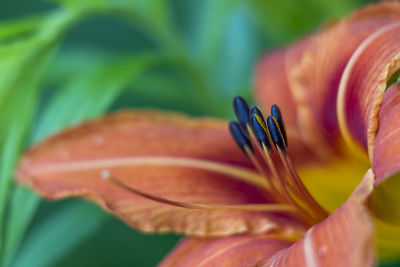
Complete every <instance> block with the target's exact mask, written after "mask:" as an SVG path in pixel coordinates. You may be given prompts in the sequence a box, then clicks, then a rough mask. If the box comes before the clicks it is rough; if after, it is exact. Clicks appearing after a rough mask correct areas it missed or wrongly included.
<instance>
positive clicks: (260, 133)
mask: <svg viewBox="0 0 400 267" xmlns="http://www.w3.org/2000/svg"><path fill="white" fill-rule="evenodd" d="M250 125H251V128H252V129H253V132H254V135H255V137H256V139H257V141H258V142H259V143H260V145H261V147H263V145H264V146H265V147H266V148H267V150H268V152H269V153H270V154H271V153H272V146H271V142H270V141H269V137H268V133H267V129H266V128H265V122H264V120H263V119H262V117H260V116H259V115H258V114H255V113H254V114H253V115H251V117H250Z"/></svg>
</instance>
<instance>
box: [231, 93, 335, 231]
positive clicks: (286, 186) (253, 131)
mask: <svg viewBox="0 0 400 267" xmlns="http://www.w3.org/2000/svg"><path fill="white" fill-rule="evenodd" d="M233 108H234V111H235V114H236V117H237V122H236V121H232V122H230V123H229V129H230V132H231V135H232V137H233V139H234V140H235V142H236V144H237V145H238V147H239V148H240V149H241V150H242V151H243V152H244V153H245V154H246V156H247V157H248V158H249V159H250V160H251V162H252V163H253V165H254V167H255V168H256V170H257V171H258V172H259V173H260V174H262V175H263V176H264V177H265V179H266V180H267V182H268V188H267V189H266V190H267V193H268V195H269V196H271V197H272V198H273V201H274V202H275V203H276V204H282V205H288V206H291V207H292V208H293V210H295V212H294V213H295V216H296V217H298V219H299V220H301V221H303V222H304V223H307V224H311V225H312V224H315V223H318V222H320V221H322V220H323V219H325V218H326V217H327V216H328V212H327V211H325V210H324V209H323V208H322V207H321V206H320V205H319V204H318V202H317V201H316V200H315V199H314V198H313V197H312V195H311V194H310V193H309V192H308V190H307V188H306V187H305V186H304V184H303V182H302V181H301V179H300V177H299V175H298V174H297V171H296V170H295V168H294V165H293V163H292V161H291V159H290V157H289V153H288V149H287V148H288V138H287V134H286V129H285V124H284V121H283V116H282V113H281V110H280V109H279V107H278V106H277V105H275V104H274V105H272V106H271V110H270V115H269V116H267V117H264V115H263V113H262V112H261V110H260V109H259V108H258V107H256V106H254V107H252V108H249V105H248V104H247V102H246V101H245V100H244V99H243V98H242V97H240V96H237V97H235V98H234V100H233ZM274 153H275V154H277V155H276V156H277V158H278V161H276V160H275V161H273V159H272V157H273V156H274V155H273V154H274Z"/></svg>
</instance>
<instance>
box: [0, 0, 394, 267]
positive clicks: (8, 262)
mask: <svg viewBox="0 0 400 267" xmlns="http://www.w3.org/2000/svg"><path fill="white" fill-rule="evenodd" d="M366 2H370V1H365V0H303V1H298V0H264V1H262V0H248V1H233V0H218V1H217V0H201V1H199V0H176V1H167V0H137V1H135V0H80V1H78V0H60V1H48V2H41V1H29V0H14V1H3V2H2V4H0V7H1V8H0V157H1V161H0V265H1V266H19V267H21V266H30V267H37V266H65V267H66V266H126V265H130V266H154V265H156V264H157V263H158V262H159V261H160V260H161V259H162V258H163V257H164V256H165V255H166V253H167V252H168V251H169V250H170V249H171V248H172V247H173V245H174V244H175V243H176V242H177V241H178V240H179V236H177V235H172V234H168V235H150V234H141V233H139V232H137V231H135V230H133V229H130V228H128V227H127V226H126V225H124V224H123V223H121V222H120V221H118V220H117V219H115V218H113V217H111V216H109V215H108V214H106V213H104V212H103V211H102V210H101V209H99V208H98V207H96V206H94V205H92V204H90V203H87V202H84V201H81V200H65V201H60V202H46V201H43V200H40V199H39V198H38V197H37V196H36V195H35V194H34V193H32V192H31V191H30V190H28V189H26V188H22V187H17V186H15V185H14V184H13V183H12V178H13V175H14V168H15V164H16V162H17V160H18V157H19V155H20V153H21V152H22V151H23V150H24V149H26V148H27V147H29V146H31V145H33V144H35V143H36V142H38V141H40V140H42V139H43V138H45V137H46V136H48V135H49V134H51V133H54V132H55V131H59V130H60V129H63V128H65V127H67V126H69V125H72V124H76V123H78V122H80V121H82V120H85V119H88V118H93V117H97V116H100V115H101V114H102V113H104V112H107V111H110V110H117V109H121V108H138V107H151V108H158V109H164V110H178V111H182V112H185V113H189V114H191V115H194V116H199V115H209V116H218V117H230V116H231V115H232V114H231V99H232V97H233V96H234V95H237V94H241V95H244V96H246V97H247V98H251V88H252V73H253V70H254V66H255V64H256V62H257V59H259V58H260V56H261V55H262V54H263V53H264V52H265V51H267V50H268V49H271V48H272V47H276V46H282V45H285V44H288V43H290V42H291V41H294V40H296V39H298V38H300V37H301V36H303V35H305V34H307V33H309V32H312V31H313V30H315V29H317V28H318V27H319V26H320V25H321V24H322V23H323V22H324V21H327V20H330V19H335V18H338V17H341V16H343V15H345V14H348V13H349V12H351V11H352V10H354V9H356V8H357V7H359V6H361V5H364V4H365V3H366ZM387 266H389V265H387ZM391 266H394V265H391Z"/></svg>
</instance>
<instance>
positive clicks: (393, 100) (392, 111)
mask: <svg viewBox="0 0 400 267" xmlns="http://www.w3.org/2000/svg"><path fill="white" fill-rule="evenodd" d="M399 114H400V83H395V84H393V85H392V86H390V87H389V89H388V90H387V91H386V92H385V95H384V98H383V103H382V106H381V108H380V110H379V130H378V134H377V135H376V142H375V150H374V151H375V152H374V155H373V160H372V168H373V170H374V172H375V175H376V177H377V179H376V184H377V185H378V186H377V188H376V190H375V192H374V194H373V195H372V197H371V200H370V204H371V208H372V210H373V211H374V214H375V215H376V216H377V217H379V218H380V219H381V220H383V221H385V222H391V223H394V224H396V225H399V222H400V194H399V192H400V191H399V190H400V187H399V183H400V176H399V171H400V159H399V148H400V134H399V132H400V131H399V129H400V124H399Z"/></svg>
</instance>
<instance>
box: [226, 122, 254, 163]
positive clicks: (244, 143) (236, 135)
mask: <svg viewBox="0 0 400 267" xmlns="http://www.w3.org/2000/svg"><path fill="white" fill-rule="evenodd" d="M229 130H230V131H231V134H232V137H233V139H235V142H236V144H237V145H238V146H239V147H240V149H241V150H242V151H243V152H244V153H245V154H246V155H247V151H246V147H248V148H249V149H250V150H251V151H253V148H252V146H251V144H250V140H249V139H248V138H247V137H246V135H245V134H244V133H243V131H242V129H241V128H240V126H239V124H238V123H237V122H234V121H231V122H230V123H229Z"/></svg>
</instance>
